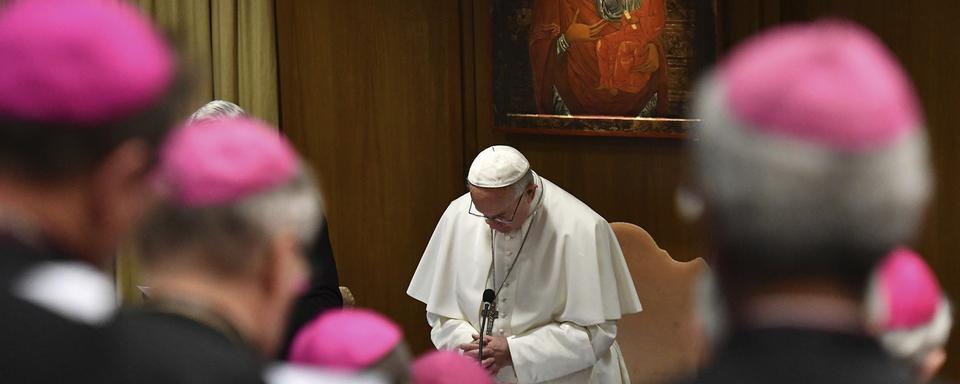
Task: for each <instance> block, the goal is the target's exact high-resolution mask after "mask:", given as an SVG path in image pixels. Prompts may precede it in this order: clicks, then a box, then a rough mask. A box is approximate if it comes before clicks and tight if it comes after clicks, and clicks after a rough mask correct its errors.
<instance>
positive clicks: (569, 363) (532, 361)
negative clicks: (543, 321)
mask: <svg viewBox="0 0 960 384" xmlns="http://www.w3.org/2000/svg"><path fill="white" fill-rule="evenodd" d="M616 337H617V323H616V321H607V322H605V323H603V324H598V325H592V326H589V327H581V326H579V325H576V324H573V323H553V324H548V325H545V326H542V327H540V328H537V329H535V330H533V331H532V332H530V333H527V334H525V335H520V336H510V337H508V338H507V343H509V345H510V358H511V359H512V360H513V369H514V371H516V373H517V380H518V381H519V382H521V383H539V382H541V381H547V380H552V379H556V378H559V377H563V376H566V375H569V374H571V373H574V372H577V371H580V370H583V369H586V368H589V367H591V366H593V365H594V364H596V362H597V361H598V360H600V358H601V357H602V356H603V354H605V353H609V352H610V346H612V345H613V341H614V339H616Z"/></svg>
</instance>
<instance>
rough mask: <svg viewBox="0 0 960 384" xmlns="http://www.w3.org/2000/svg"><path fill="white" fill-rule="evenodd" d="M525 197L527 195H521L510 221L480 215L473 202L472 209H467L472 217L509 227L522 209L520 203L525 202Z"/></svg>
mask: <svg viewBox="0 0 960 384" xmlns="http://www.w3.org/2000/svg"><path fill="white" fill-rule="evenodd" d="M524 195H526V193H521V194H520V197H519V198H517V206H516V207H515V208H513V215H511V216H510V218H509V219H503V218H500V217H487V216H485V215H484V214H482V213H480V211H477V207H476V206H474V205H473V200H470V208H469V209H467V213H469V214H471V215H473V216H476V217H479V218H482V219H486V220H490V221H495V222H498V223H500V224H508V225H509V224H513V220H514V219H515V218H516V216H517V210H519V209H520V202H521V201H523V196H524Z"/></svg>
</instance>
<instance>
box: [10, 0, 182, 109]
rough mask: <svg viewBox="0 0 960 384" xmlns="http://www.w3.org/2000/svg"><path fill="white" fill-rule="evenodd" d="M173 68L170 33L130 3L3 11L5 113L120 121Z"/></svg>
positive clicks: (49, 4) (52, 1) (40, 3)
mask: <svg viewBox="0 0 960 384" xmlns="http://www.w3.org/2000/svg"><path fill="white" fill-rule="evenodd" d="M174 72H175V64H174V58H173V53H172V51H171V50H170V47H169V46H168V44H167V43H166V41H165V40H164V38H163V37H162V36H161V35H160V33H158V31H157V30H156V29H154V27H153V26H152V25H151V24H150V22H149V21H148V20H147V19H145V18H144V17H143V16H142V15H141V14H140V13H139V12H138V11H137V10H135V9H134V8H133V7H132V6H130V5H128V4H126V2H124V1H105V0H69V1H68V0H30V1H13V2H11V3H10V4H9V5H8V6H6V7H5V8H2V9H0V116H3V117H6V118H12V119H17V120H25V121H31V122H42V123H73V124H75V125H78V126H93V125H97V124H101V123H106V122H110V121H115V120H117V119H121V118H125V117H128V116H131V115H133V114H135V113H137V112H140V111H141V110H144V109H145V108H146V107H147V106H149V105H150V104H151V103H153V102H155V101H156V100H158V99H159V98H160V97H161V96H162V95H163V94H164V93H165V92H167V90H168V89H169V88H170V85H171V83H172V82H173V78H174Z"/></svg>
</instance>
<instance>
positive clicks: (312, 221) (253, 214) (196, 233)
mask: <svg viewBox="0 0 960 384" xmlns="http://www.w3.org/2000/svg"><path fill="white" fill-rule="evenodd" d="M322 217H323V203H322V199H321V196H320V192H319V190H318V188H317V186H316V183H315V182H314V180H313V177H312V176H311V173H310V171H309V169H308V168H306V167H305V166H304V165H301V169H300V171H299V172H298V174H297V175H296V176H295V177H294V178H293V179H292V180H290V181H288V182H287V183H285V184H283V185H280V186H278V187H275V188H272V189H270V190H267V191H264V192H260V193H257V194H255V195H253V196H249V197H246V198H244V199H241V200H239V201H235V202H230V203H226V204H221V205H215V206H208V207H183V206H179V205H177V204H176V203H173V202H168V203H166V204H164V205H163V206H162V207H161V208H160V209H158V210H156V211H155V212H153V214H152V215H150V216H149V217H148V219H147V220H146V223H145V225H144V226H143V228H142V230H141V232H140V236H139V237H140V238H139V240H140V241H139V245H140V257H141V259H142V260H143V261H144V263H145V264H146V265H147V266H148V267H150V266H163V265H165V264H166V263H179V262H183V261H186V260H183V259H181V258H187V257H189V258H191V260H190V261H191V262H199V263H200V264H201V265H203V266H205V267H209V269H210V270H211V271H212V272H216V273H220V274H224V275H235V274H237V273H240V272H242V271H246V270H249V268H250V267H251V266H252V265H254V264H255V263H256V260H257V258H258V257H259V255H260V254H262V252H264V251H265V250H266V249H267V247H269V245H270V243H271V242H272V240H273V239H274V238H275V237H276V236H277V235H278V234H280V233H281V232H293V233H295V234H296V235H297V237H298V238H299V240H300V241H301V242H302V244H304V245H306V244H309V243H311V242H312V241H313V238H314V236H315V235H316V232H317V229H318V228H319V226H320V225H321V222H320V221H321V218H322Z"/></svg>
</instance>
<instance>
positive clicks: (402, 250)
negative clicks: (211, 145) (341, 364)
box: [277, 0, 464, 351]
mask: <svg viewBox="0 0 960 384" xmlns="http://www.w3.org/2000/svg"><path fill="white" fill-rule="evenodd" d="M277 27H278V31H277V32H278V43H279V44H278V47H279V56H280V63H281V65H280V91H281V92H280V93H281V106H282V107H281V128H282V130H283V131H284V132H285V133H286V134H287V135H289V137H290V138H291V139H292V140H293V142H294V143H295V145H296V146H297V148H298V149H299V150H300V151H302V153H303V154H304V155H305V156H306V157H307V159H309V161H310V164H312V165H313V167H314V168H315V170H316V171H317V173H318V175H319V176H320V178H321V179H322V182H323V189H324V191H325V193H326V201H327V204H328V211H327V218H328V221H329V224H330V237H331V242H332V244H333V248H334V255H335V258H336V259H337V264H338V269H339V272H340V278H341V283H342V284H344V285H347V286H349V287H350V288H351V289H352V290H353V292H354V294H355V296H356V298H357V301H358V304H360V305H362V306H367V307H372V308H374V309H376V310H378V311H381V312H383V313H385V314H387V315H388V316H390V317H391V318H393V319H395V320H396V321H398V322H399V323H400V324H401V325H402V326H403V327H404V328H405V330H406V332H407V336H408V340H409V341H410V343H411V345H412V347H413V349H414V350H416V351H421V350H423V349H425V348H427V346H428V345H429V338H428V337H429V336H428V335H429V333H428V331H429V330H428V328H427V326H426V320H425V317H424V307H423V305H421V304H419V303H418V302H416V301H415V300H413V299H411V298H409V297H407V296H406V294H405V291H406V287H407V284H408V282H409V281H410V277H411V276H412V275H413V271H414V269H415V268H416V266H417V263H418V261H419V260H420V255H421V253H422V252H423V249H424V247H425V246H426V243H427V240H428V239H429V237H430V234H431V233H432V230H433V227H434V225H435V224H436V221H437V219H438V218H439V217H440V214H441V213H442V212H443V210H444V209H445V208H446V205H447V203H448V202H449V201H450V200H452V199H453V198H455V197H456V196H458V195H459V194H461V193H463V188H464V187H463V182H462V180H463V173H462V161H463V160H462V152H463V149H462V143H463V134H462V129H461V110H460V108H461V102H460V99H461V84H460V75H461V68H460V58H459V52H460V14H459V6H458V4H457V2H452V1H429V0H417V1H413V0H404V1H395V0H374V1H363V2H352V3H349V5H345V4H344V3H342V2H335V1H312V0H302V1H295V0H281V1H277Z"/></svg>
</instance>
